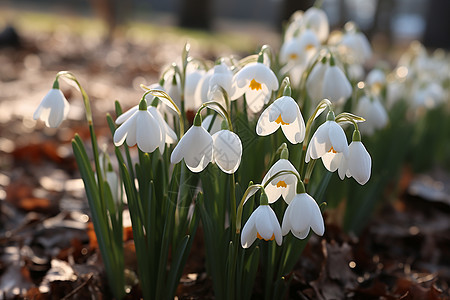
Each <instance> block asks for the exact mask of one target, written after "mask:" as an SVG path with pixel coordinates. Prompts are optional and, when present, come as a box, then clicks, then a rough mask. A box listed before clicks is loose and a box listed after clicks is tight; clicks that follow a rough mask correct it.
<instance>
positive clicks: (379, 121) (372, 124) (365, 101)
mask: <svg viewBox="0 0 450 300" xmlns="http://www.w3.org/2000/svg"><path fill="white" fill-rule="evenodd" d="M356 114H357V115H358V116H361V117H363V118H364V119H366V121H365V122H364V123H362V124H361V125H360V127H359V129H360V130H361V132H363V133H365V134H368V135H372V134H373V133H374V132H375V130H377V129H382V128H384V127H385V126H386V125H387V123H388V121H389V118H388V115H387V112H386V110H385V109H384V107H383V105H382V104H381V102H380V100H379V99H378V97H372V99H370V98H369V97H367V96H363V97H361V98H360V99H359V102H358V105H357V106H356Z"/></svg>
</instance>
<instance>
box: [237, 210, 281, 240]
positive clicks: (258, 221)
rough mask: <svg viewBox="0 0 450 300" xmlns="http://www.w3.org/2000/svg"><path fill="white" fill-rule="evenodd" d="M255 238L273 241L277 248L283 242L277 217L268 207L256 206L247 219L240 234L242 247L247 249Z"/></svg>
mask: <svg viewBox="0 0 450 300" xmlns="http://www.w3.org/2000/svg"><path fill="white" fill-rule="evenodd" d="M257 238H258V239H260V240H265V241H272V240H275V241H276V242H277V244H278V245H279V246H280V245H281V242H282V240H283V237H282V235H281V228H280V224H279V223H278V219H277V216H276V215H275V212H274V211H273V210H272V208H270V206H269V205H264V204H262V205H260V206H258V208H257V209H255V211H254V212H253V213H252V214H251V215H250V217H249V218H248V220H247V223H245V225H244V228H243V229H242V233H241V245H242V247H243V248H249V247H250V246H251V245H252V244H253V242H254V241H255V240H256V239H257Z"/></svg>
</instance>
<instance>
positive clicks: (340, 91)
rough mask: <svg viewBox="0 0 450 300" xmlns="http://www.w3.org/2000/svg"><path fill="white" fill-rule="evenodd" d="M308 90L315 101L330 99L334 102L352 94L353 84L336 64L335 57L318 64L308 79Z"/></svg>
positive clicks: (343, 99)
mask: <svg viewBox="0 0 450 300" xmlns="http://www.w3.org/2000/svg"><path fill="white" fill-rule="evenodd" d="M306 90H307V91H308V94H309V96H310V97H311V99H312V100H313V101H315V102H319V101H321V100H322V99H325V98H327V99H330V101H332V102H342V101H345V100H346V99H347V98H348V97H350V96H351V94H352V86H351V84H350V82H349V80H348V79H347V77H346V76H345V74H344V72H343V71H342V70H341V69H340V68H339V67H338V66H336V64H335V62H334V58H333V57H331V58H330V60H329V62H328V63H327V62H324V60H322V62H321V63H318V64H316V66H315V67H314V68H313V70H312V71H311V73H310V75H309V76H308V79H307V80H306Z"/></svg>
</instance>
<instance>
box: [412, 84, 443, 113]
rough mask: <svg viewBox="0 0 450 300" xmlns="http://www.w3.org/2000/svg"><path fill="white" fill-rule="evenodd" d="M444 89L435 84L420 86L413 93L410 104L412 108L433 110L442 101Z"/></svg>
mask: <svg viewBox="0 0 450 300" xmlns="http://www.w3.org/2000/svg"><path fill="white" fill-rule="evenodd" d="M444 95H445V92H444V89H443V88H442V86H441V85H440V84H438V83H435V82H429V83H426V84H424V86H420V87H419V88H418V89H416V90H415V92H414V93H413V98H412V100H413V101H412V102H413V103H412V104H413V106H414V107H425V108H428V109H431V108H434V107H436V106H437V105H439V104H440V103H442V102H443V100H444V98H445V97H444Z"/></svg>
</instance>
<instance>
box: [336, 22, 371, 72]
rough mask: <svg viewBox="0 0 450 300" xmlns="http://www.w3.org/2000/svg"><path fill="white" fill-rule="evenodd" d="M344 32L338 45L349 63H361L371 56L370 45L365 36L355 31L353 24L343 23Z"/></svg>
mask: <svg viewBox="0 0 450 300" xmlns="http://www.w3.org/2000/svg"><path fill="white" fill-rule="evenodd" d="M345 28H346V32H345V33H344V35H343V37H342V40H341V41H340V43H339V45H338V49H339V52H340V53H341V54H342V55H343V56H344V57H346V59H347V61H348V62H349V63H357V64H363V63H365V62H366V61H367V60H368V59H370V58H371V57H372V47H371V46H370V43H369V41H368V40H367V37H366V36H365V35H364V34H363V33H362V32H360V31H357V29H356V26H355V24H353V23H351V22H349V23H347V24H345Z"/></svg>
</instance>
